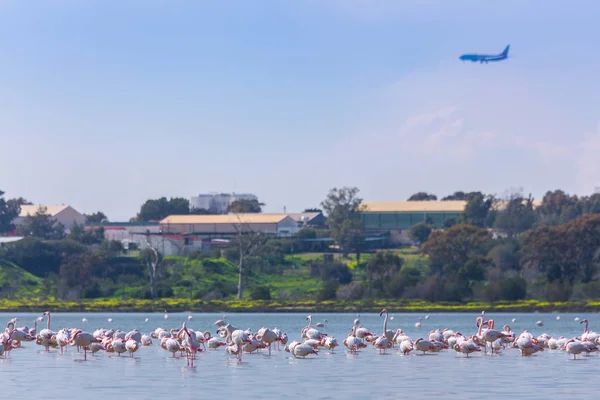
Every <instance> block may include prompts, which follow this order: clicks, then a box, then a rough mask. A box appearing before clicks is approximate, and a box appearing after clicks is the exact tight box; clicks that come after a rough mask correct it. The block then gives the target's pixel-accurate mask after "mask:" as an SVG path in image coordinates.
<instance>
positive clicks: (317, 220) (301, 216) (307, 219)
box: [287, 211, 327, 227]
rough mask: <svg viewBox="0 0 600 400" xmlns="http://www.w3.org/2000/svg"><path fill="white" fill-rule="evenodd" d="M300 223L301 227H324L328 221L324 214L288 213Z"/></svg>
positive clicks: (311, 212) (313, 212) (314, 212)
mask: <svg viewBox="0 0 600 400" xmlns="http://www.w3.org/2000/svg"><path fill="white" fill-rule="evenodd" d="M287 215H288V216H289V217H290V218H291V219H293V220H294V221H296V222H297V223H298V226H299V227H324V226H325V221H326V220H327V219H326V218H325V216H324V215H323V213H322V212H316V211H309V212H302V213H287Z"/></svg>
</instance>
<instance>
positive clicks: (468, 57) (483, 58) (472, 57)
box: [460, 54, 508, 63]
mask: <svg viewBox="0 0 600 400" xmlns="http://www.w3.org/2000/svg"><path fill="white" fill-rule="evenodd" d="M507 58H508V57H507V56H492V55H486V54H465V55H462V56H460V59H461V60H463V61H473V62H477V61H479V62H480V63H487V62H490V61H502V60H506V59H507Z"/></svg>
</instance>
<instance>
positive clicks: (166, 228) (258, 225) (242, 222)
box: [160, 214, 298, 238]
mask: <svg viewBox="0 0 600 400" xmlns="http://www.w3.org/2000/svg"><path fill="white" fill-rule="evenodd" d="M160 231H161V233H162V234H177V235H197V236H202V237H205V238H215V237H228V236H229V237H230V236H235V235H237V233H238V232H239V231H241V232H242V233H252V232H256V233H264V234H266V235H269V236H275V237H290V236H294V235H295V234H296V232H298V223H297V222H296V221H294V220H293V219H292V218H290V217H289V216H288V215H287V214H226V215H170V216H168V217H167V218H165V219H163V220H162V221H160Z"/></svg>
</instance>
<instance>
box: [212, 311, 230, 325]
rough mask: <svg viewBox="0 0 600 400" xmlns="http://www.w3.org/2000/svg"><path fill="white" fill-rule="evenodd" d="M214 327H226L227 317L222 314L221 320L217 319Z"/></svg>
mask: <svg viewBox="0 0 600 400" xmlns="http://www.w3.org/2000/svg"><path fill="white" fill-rule="evenodd" d="M214 325H215V326H218V327H222V326H225V325H227V316H226V315H225V314H223V319H219V320H217V321H215V323H214Z"/></svg>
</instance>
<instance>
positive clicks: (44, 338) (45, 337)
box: [38, 311, 54, 351]
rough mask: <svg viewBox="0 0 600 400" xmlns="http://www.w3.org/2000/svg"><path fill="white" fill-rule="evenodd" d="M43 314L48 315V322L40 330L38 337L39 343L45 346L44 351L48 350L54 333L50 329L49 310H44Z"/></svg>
mask: <svg viewBox="0 0 600 400" xmlns="http://www.w3.org/2000/svg"><path fill="white" fill-rule="evenodd" d="M42 315H43V316H47V317H48V324H47V326H46V328H45V329H42V330H41V331H40V334H39V336H38V338H40V339H41V340H40V344H41V345H42V346H44V347H45V348H46V351H50V340H51V338H52V336H53V335H54V332H52V331H51V330H50V311H45V312H44V313H43V314H42Z"/></svg>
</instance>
